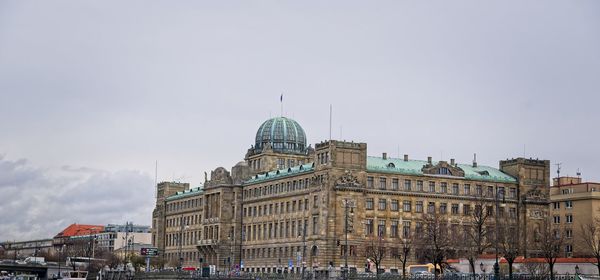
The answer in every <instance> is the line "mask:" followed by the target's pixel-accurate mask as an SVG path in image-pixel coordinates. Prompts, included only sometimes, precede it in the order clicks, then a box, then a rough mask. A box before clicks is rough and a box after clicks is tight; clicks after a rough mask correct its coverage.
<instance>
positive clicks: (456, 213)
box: [450, 204, 458, 215]
mask: <svg viewBox="0 0 600 280" xmlns="http://www.w3.org/2000/svg"><path fill="white" fill-rule="evenodd" d="M450 211H452V215H458V204H452V209H451V210H450Z"/></svg>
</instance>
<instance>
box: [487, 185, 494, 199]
mask: <svg viewBox="0 0 600 280" xmlns="http://www.w3.org/2000/svg"><path fill="white" fill-rule="evenodd" d="M487 196H488V197H494V186H488V187H487Z"/></svg>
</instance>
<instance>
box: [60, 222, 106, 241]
mask: <svg viewBox="0 0 600 280" xmlns="http://www.w3.org/2000/svg"><path fill="white" fill-rule="evenodd" d="M103 231H104V226H101V225H78V224H71V225H70V226H68V227H66V228H65V229H63V230H62V231H61V232H59V233H58V234H57V235H56V236H55V237H54V238H57V237H71V236H80V235H90V234H96V233H100V232H103Z"/></svg>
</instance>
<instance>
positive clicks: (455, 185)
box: [452, 183, 458, 195]
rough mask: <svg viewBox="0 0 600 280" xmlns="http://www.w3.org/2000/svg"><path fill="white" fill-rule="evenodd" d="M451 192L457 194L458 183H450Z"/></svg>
mask: <svg viewBox="0 0 600 280" xmlns="http://www.w3.org/2000/svg"><path fill="white" fill-rule="evenodd" d="M452 194H454V195H458V184H457V183H454V184H452Z"/></svg>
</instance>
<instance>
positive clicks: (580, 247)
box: [550, 176, 600, 257]
mask: <svg viewBox="0 0 600 280" xmlns="http://www.w3.org/2000/svg"><path fill="white" fill-rule="evenodd" d="M550 209H551V219H552V223H553V224H554V225H555V226H556V227H559V228H561V229H562V230H563V234H564V245H563V246H564V250H565V252H567V256H575V257H580V256H590V250H589V245H588V244H586V243H585V242H584V240H582V239H583V233H582V227H583V228H585V227H587V226H589V225H594V226H600V183H592V182H582V180H581V178H579V177H568V176H566V177H558V178H554V184H553V186H552V188H551V190H550Z"/></svg>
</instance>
